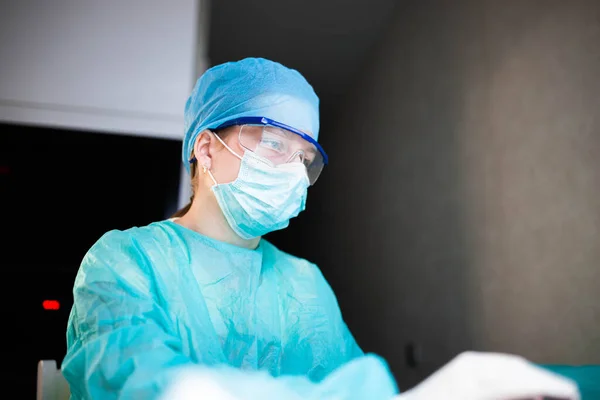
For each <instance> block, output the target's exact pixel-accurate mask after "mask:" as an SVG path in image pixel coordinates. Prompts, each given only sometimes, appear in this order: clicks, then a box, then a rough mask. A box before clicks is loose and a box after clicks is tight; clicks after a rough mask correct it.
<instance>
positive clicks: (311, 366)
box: [63, 58, 362, 398]
mask: <svg viewBox="0 0 600 400" xmlns="http://www.w3.org/2000/svg"><path fill="white" fill-rule="evenodd" d="M318 101H319V100H318V98H317V96H316V94H315V93H314V91H313V89H312V87H311V86H310V85H309V84H308V82H307V81H306V80H305V79H304V78H303V77H302V76H301V75H300V74H299V73H298V72H296V71H294V70H291V69H288V68H286V67H284V66H282V65H281V64H278V63H275V62H271V61H268V60H264V59H254V58H249V59H245V60H241V61H239V62H235V63H227V64H223V65H219V66H217V67H214V68H212V69H210V70H208V71H207V72H206V73H205V74H204V75H203V76H202V77H201V78H200V79H199V80H198V82H197V84H196V86H195V88H194V90H193V92H192V94H191V96H190V98H189V100H188V102H187V104H186V108H185V126H186V133H185V138H184V142H183V161H184V163H185V165H186V167H187V168H188V170H189V171H190V172H191V179H192V181H191V184H192V188H193V194H194V195H193V197H192V201H191V203H190V205H189V206H187V207H186V208H185V209H184V210H182V211H181V212H179V213H178V214H177V215H178V218H174V219H172V220H167V221H161V222H157V223H153V224H150V225H148V226H145V227H141V228H131V229H128V230H125V231H116V230H114V231H110V232H108V233H106V234H105V235H104V236H103V237H102V238H101V239H100V240H99V241H98V242H97V243H96V244H94V246H93V247H92V248H91V249H90V250H89V252H88V253H87V255H86V256H85V258H84V259H83V262H82V264H81V268H80V270H79V273H78V275H77V278H76V281H75V286H74V292H73V293H74V304H73V308H72V311H71V315H70V318H69V323H68V332H67V342H68V352H67V356H66V358H65V360H64V362H63V373H64V375H65V376H66V378H67V380H68V381H69V384H70V387H71V391H72V393H73V396H74V397H75V398H114V397H123V398H130V397H134V398H151V397H153V396H155V395H156V394H158V393H160V392H161V391H162V390H163V389H164V387H165V385H166V384H167V383H168V382H169V380H170V378H171V375H172V373H173V371H175V370H177V369H178V368H177V367H181V366H185V365H192V364H202V365H217V364H218V365H222V364H227V365H230V366H232V367H235V368H240V369H250V370H266V371H268V372H269V373H270V374H271V375H273V376H278V375H303V376H307V377H308V378H310V379H311V380H313V381H319V380H321V379H322V378H323V377H325V376H326V375H327V374H328V373H330V372H331V371H333V370H334V369H335V368H336V367H338V366H340V365H341V364H343V363H345V362H347V361H349V360H351V359H353V358H355V357H358V356H361V355H362V351H361V350H360V348H359V347H358V345H357V344H356V342H355V341H354V339H353V337H352V335H351V334H350V332H349V331H348V328H347V327H346V325H345V324H344V322H343V319H342V316H341V313H340V310H339V307H338V305H337V302H336V299H335V296H334V294H333V292H332V291H331V288H330V287H329V285H328V284H327V282H326V281H325V279H324V278H323V275H322V274H321V272H320V271H319V269H318V268H317V267H316V266H315V265H314V264H311V263H310V262H308V261H305V260H302V259H299V258H296V257H293V256H291V255H288V254H286V253H284V252H282V251H280V250H278V249H277V248H276V247H275V246H273V245H272V244H270V243H268V242H267V241H266V240H264V239H261V236H262V235H264V234H266V233H268V232H271V231H274V230H278V229H283V228H285V227H286V226H287V225H288V223H289V220H290V219H291V218H293V217H295V216H297V215H298V213H300V212H301V211H302V210H304V205H305V201H306V196H307V189H308V187H309V186H310V185H312V184H314V183H315V181H316V180H317V178H318V177H319V173H320V172H321V170H322V168H323V166H324V165H325V164H326V163H327V155H326V153H325V152H324V151H323V149H322V148H321V146H320V145H319V144H318V143H317V138H318V134H319V112H318Z"/></svg>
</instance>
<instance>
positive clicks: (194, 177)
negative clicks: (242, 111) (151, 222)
mask: <svg viewBox="0 0 600 400" xmlns="http://www.w3.org/2000/svg"><path fill="white" fill-rule="evenodd" d="M230 128H233V126H232V127H228V128H225V129H219V130H212V133H214V134H215V135H219V137H220V138H221V139H225V136H227V135H228V134H229V132H231V131H232V129H230ZM190 159H192V160H193V161H191V163H190V181H191V182H190V183H191V185H192V195H191V196H190V201H189V203H188V204H186V205H185V206H184V207H183V208H181V209H179V210H177V212H175V214H173V215H171V218H180V217H183V216H184V215H185V214H187V212H188V211H189V210H190V208H191V207H192V203H193V202H194V196H195V195H196V193H197V192H198V160H197V159H196V157H195V155H194V150H193V149H192V154H191V155H190Z"/></svg>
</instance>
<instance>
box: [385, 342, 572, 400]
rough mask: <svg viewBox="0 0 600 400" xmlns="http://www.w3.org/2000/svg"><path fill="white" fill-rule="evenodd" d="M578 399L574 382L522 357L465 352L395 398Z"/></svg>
mask: <svg viewBox="0 0 600 400" xmlns="http://www.w3.org/2000/svg"><path fill="white" fill-rule="evenodd" d="M541 397H555V398H560V399H569V400H579V399H580V394H579V390H578V389H577V385H576V384H575V382H573V381H571V380H570V379H567V378H564V377H562V376H560V375H557V374H554V373H552V372H549V371H546V370H545V369H543V368H540V367H537V366H535V365H533V364H532V363H530V362H529V361H527V360H525V359H524V358H522V357H519V356H514V355H510V354H500V353H477V352H465V353H462V354H460V355H459V356H457V357H456V358H454V359H453V360H452V361H450V362H449V363H448V364H446V365H445V366H444V367H442V368H440V369H439V370H438V371H437V372H435V373H434V374H433V375H431V376H430V377H429V378H427V379H426V380H425V381H423V382H422V383H421V384H419V385H418V386H416V387H415V388H413V389H412V390H409V391H407V392H405V393H401V394H399V395H397V396H396V397H394V400H438V399H443V400H516V399H532V400H534V399H539V398H541Z"/></svg>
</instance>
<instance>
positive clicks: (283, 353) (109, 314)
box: [62, 220, 395, 399]
mask: <svg viewBox="0 0 600 400" xmlns="http://www.w3.org/2000/svg"><path fill="white" fill-rule="evenodd" d="M73 295H74V304H73V308H72V310H71V315H70V318H69V323H68V329H67V355H66V357H65V359H64V361H63V364H62V370H63V374H64V375H65V377H66V378H67V381H68V382H69V385H70V388H71V393H72V397H73V398H74V399H84V398H85V399H87V398H94V399H115V398H127V399H129V398H143V399H151V398H156V397H157V395H158V394H160V393H161V392H162V391H163V390H164V389H165V387H166V385H168V384H169V382H170V381H171V380H172V378H173V376H174V373H175V371H177V370H178V369H179V368H180V367H185V366H188V365H189V366H193V365H201V366H203V367H211V366H215V367H216V366H219V368H220V369H218V370H219V371H221V370H222V368H221V367H222V366H227V368H229V367H233V368H235V369H236V371H238V370H241V371H245V370H246V371H247V370H252V371H265V373H268V376H269V377H274V378H273V379H275V378H276V377H280V376H296V377H298V376H302V377H305V378H306V380H307V381H309V382H310V384H311V385H312V384H318V383H319V382H321V381H323V379H324V378H325V377H327V376H328V375H329V374H330V373H331V372H332V371H334V370H335V369H337V368H338V367H340V366H342V365H344V364H345V363H346V362H348V361H350V360H353V359H356V358H364V357H362V356H363V353H362V351H361V349H360V348H359V346H358V345H357V344H356V342H355V340H354V338H353V337H352V335H351V334H350V332H349V330H348V328H347V326H346V324H345V323H344V321H343V319H342V315H341V312H340V309H339V307H338V304H337V301H336V298H335V296H334V293H333V292H332V290H331V288H330V286H329V285H328V284H327V282H326V280H325V279H324V277H323V275H322V274H321V272H320V271H319V269H318V268H317V267H316V266H315V265H314V264H311V263H310V262H307V261H305V260H302V259H299V258H296V257H293V256H291V255H289V254H286V253H284V252H282V251H280V250H278V249H277V248H275V247H274V246H273V245H272V244H270V243H269V242H267V241H266V240H264V239H263V240H261V242H260V244H259V246H258V248H256V249H255V250H248V249H244V248H240V247H236V246H233V245H229V244H226V243H223V242H219V241H216V240H213V239H210V238H208V237H206V236H203V235H200V234H198V233H197V232H194V231H192V230H189V229H187V228H184V227H182V226H180V225H178V224H176V223H175V222H173V221H170V220H167V221H161V222H157V223H153V224H150V225H148V226H145V227H139V228H132V229H128V230H125V231H117V230H114V231H110V232H108V233H106V234H105V235H104V236H103V237H102V238H101V239H100V240H99V241H98V242H97V243H96V244H94V246H93V247H92V248H91V249H90V250H89V252H88V253H87V254H86V256H85V257H84V259H83V261H82V264H81V267H80V269H79V273H78V274H77V278H76V280H75V285H74V289H73ZM370 362H371V365H372V362H373V361H372V360H371V361H370ZM354 368H355V369H356V367H354ZM382 371H384V372H382V374H383V375H384V376H383V377H379V379H380V380H381V379H383V381H384V382H386V383H385V384H383V385H382V384H381V382H380V383H379V384H378V385H379V386H380V387H379V388H378V390H380V389H382V388H381V387H385V388H384V389H383V391H384V392H385V393H386V396H387V394H388V393H393V392H395V387H394V384H393V381H392V380H391V378H390V377H389V375H388V373H387V370H385V368H383V369H382ZM236 373H238V372H236ZM234 375H235V374H232V376H234ZM342 375H343V374H342ZM350 375H352V373H350ZM350 375H348V376H347V377H346V378H343V379H341V378H339V377H338V378H336V379H338V381H340V379H341V380H344V379H348V380H353V379H357V378H356V377H351V376H350ZM247 381H248V380H247V379H246V380H244V382H247ZM232 384H235V382H232ZM346 384H347V382H346ZM328 390H329V389H328ZM334 391H335V390H334Z"/></svg>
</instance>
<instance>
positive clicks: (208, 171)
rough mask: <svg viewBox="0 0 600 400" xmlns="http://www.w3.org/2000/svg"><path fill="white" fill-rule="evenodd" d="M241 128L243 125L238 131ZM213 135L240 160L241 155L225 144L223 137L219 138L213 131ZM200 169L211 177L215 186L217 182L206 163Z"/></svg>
mask: <svg viewBox="0 0 600 400" xmlns="http://www.w3.org/2000/svg"><path fill="white" fill-rule="evenodd" d="M242 128H243V126H241V127H240V132H241V131H242ZM213 135H215V137H216V138H217V140H218V141H219V142H221V144H222V145H223V146H225V148H226V149H227V150H229V152H230V153H231V154H233V155H234V156H236V157H237V158H239V159H240V160H241V159H242V157H240V156H239V155H238V154H237V153H236V152H235V151H233V150H232V149H231V147H229V146H227V144H226V143H225V142H224V141H223V139H221V138H220V137H219V135H217V134H216V133H215V132H213ZM202 170H203V171H204V173H205V174H206V173H208V176H210V179H212V181H213V182H214V183H215V186H216V185H218V183H217V180H216V179H215V177H214V175H213V174H212V172H210V169H209V168H207V167H206V165H203V166H202Z"/></svg>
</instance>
